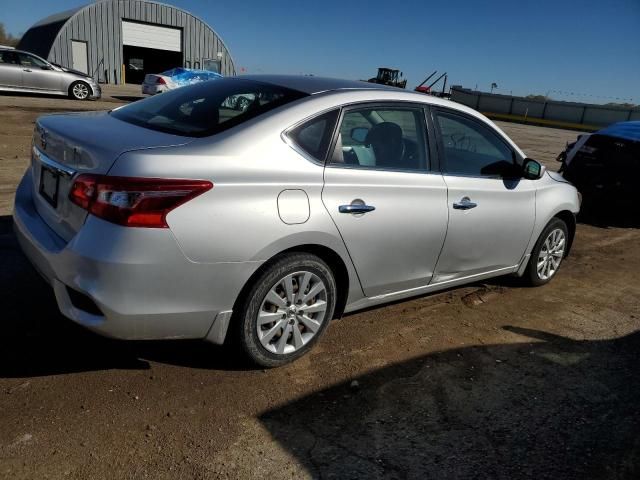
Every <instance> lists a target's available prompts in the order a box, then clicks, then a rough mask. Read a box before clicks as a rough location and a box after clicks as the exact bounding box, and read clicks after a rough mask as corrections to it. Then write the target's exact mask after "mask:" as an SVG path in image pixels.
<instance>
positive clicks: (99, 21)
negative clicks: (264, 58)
mask: <svg viewBox="0 0 640 480" xmlns="http://www.w3.org/2000/svg"><path fill="white" fill-rule="evenodd" d="M17 48H19V49H22V50H26V51H29V52H33V53H35V54H36V55H39V56H41V57H43V58H46V59H47V60H49V61H50V62H53V63H57V64H59V65H62V66H64V67H67V68H73V69H75V70H79V71H81V72H85V73H87V74H89V75H91V76H93V77H94V78H95V79H96V80H98V81H99V82H103V83H124V82H126V83H142V80H143V79H144V75H145V74H146V73H159V72H162V71H164V70H167V69H169V68H173V67H188V68H202V69H206V70H213V71H216V72H219V73H221V74H223V75H235V66H234V64H233V59H232V58H231V55H230V53H229V50H228V49H227V47H226V46H225V44H224V42H223V41H222V39H221V38H220V37H219V36H218V34H216V32H215V31H214V30H213V29H212V28H211V27H209V26H208V25H207V24H206V23H205V22H203V21H202V20H200V19H199V18H198V17H196V16H194V15H192V14H191V13H188V12H185V11H184V10H181V9H179V8H176V7H173V6H171V5H165V4H162V3H157V2H153V1H147V0H98V1H96V2H95V3H92V4H90V5H85V6H83V7H80V8H76V9H73V10H68V11H66V12H62V13H58V14H55V15H51V16H49V17H47V18H45V19H43V20H41V21H40V22H38V23H36V24H35V25H33V26H32V27H31V28H30V29H29V30H28V31H27V32H26V33H25V34H24V36H23V37H22V39H21V40H20V43H19V45H18V47H17Z"/></svg>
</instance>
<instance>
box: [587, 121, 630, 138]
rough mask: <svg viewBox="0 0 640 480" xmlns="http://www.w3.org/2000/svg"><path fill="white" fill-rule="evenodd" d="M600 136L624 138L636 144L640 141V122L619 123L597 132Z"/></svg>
mask: <svg viewBox="0 0 640 480" xmlns="http://www.w3.org/2000/svg"><path fill="white" fill-rule="evenodd" d="M595 133H596V134H598V135H607V136H609V137H616V138H623V139H625V140H632V141H634V142H638V141H640V121H638V120H635V121H631V122H618V123H614V124H612V125H609V126H608V127H607V128H603V129H602V130H598V131H597V132H595Z"/></svg>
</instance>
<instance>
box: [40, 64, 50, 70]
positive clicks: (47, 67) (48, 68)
mask: <svg viewBox="0 0 640 480" xmlns="http://www.w3.org/2000/svg"><path fill="white" fill-rule="evenodd" d="M40 68H41V69H42V70H53V67H52V66H51V65H43V66H41V67H40Z"/></svg>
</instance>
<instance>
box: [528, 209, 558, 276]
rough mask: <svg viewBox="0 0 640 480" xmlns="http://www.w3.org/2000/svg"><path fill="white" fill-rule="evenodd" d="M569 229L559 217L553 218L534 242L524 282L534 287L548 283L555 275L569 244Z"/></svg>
mask: <svg viewBox="0 0 640 480" xmlns="http://www.w3.org/2000/svg"><path fill="white" fill-rule="evenodd" d="M568 240H569V229H568V228H567V224H566V223H565V222H564V221H562V220H561V219H559V218H557V217H555V218H553V219H552V220H551V221H550V222H549V223H548V224H547V226H546V227H545V228H544V230H543V231H542V233H541V234H540V237H538V241H537V242H536V244H535V246H534V247H533V250H532V251H531V257H530V258H529V263H528V265H527V269H526V271H525V273H524V279H525V280H526V282H527V283H528V284H529V285H531V286H534V287H538V286H540V285H544V284H546V283H549V282H550V281H551V279H552V278H553V277H555V276H556V274H557V273H558V270H559V269H560V266H561V265H562V260H563V259H564V257H565V256H566V253H567V247H568V245H569V243H568Z"/></svg>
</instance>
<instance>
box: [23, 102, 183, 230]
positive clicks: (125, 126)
mask: <svg viewBox="0 0 640 480" xmlns="http://www.w3.org/2000/svg"><path fill="white" fill-rule="evenodd" d="M191 141H193V139H192V138H188V137H182V136H177V135H171V134H168V133H163V132H158V131H154V130H149V129H146V128H142V127H138V126H136V125H132V124H129V123H126V122H123V121H121V120H118V119H116V118H114V117H112V116H111V115H109V113H108V112H88V113H71V114H62V115H48V116H44V117H40V118H39V119H38V120H37V121H36V126H35V129H34V133H33V142H32V152H31V169H32V174H33V198H34V204H35V207H36V210H37V211H38V213H39V214H40V216H41V217H42V218H43V220H44V221H45V222H46V223H47V225H49V227H51V228H52V229H53V230H54V231H55V232H56V233H57V234H58V235H60V237H62V238H63V239H65V240H66V241H69V240H70V239H71V238H73V236H74V235H75V233H76V232H77V231H78V230H79V229H80V227H82V224H83V223H84V221H85V219H86V216H87V212H86V211H85V210H83V209H82V208H80V207H78V206H77V205H75V204H73V203H72V202H71V201H70V200H69V190H70V189H71V186H72V184H73V179H74V178H75V176H76V175H77V174H80V173H95V174H106V173H107V172H108V171H109V169H110V168H111V167H112V166H113V164H114V163H115V161H116V160H117V158H118V157H119V156H120V155H122V154H123V153H125V152H130V151H134V150H141V149H152V148H164V147H174V146H178V145H184V144H187V143H189V142H191Z"/></svg>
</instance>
